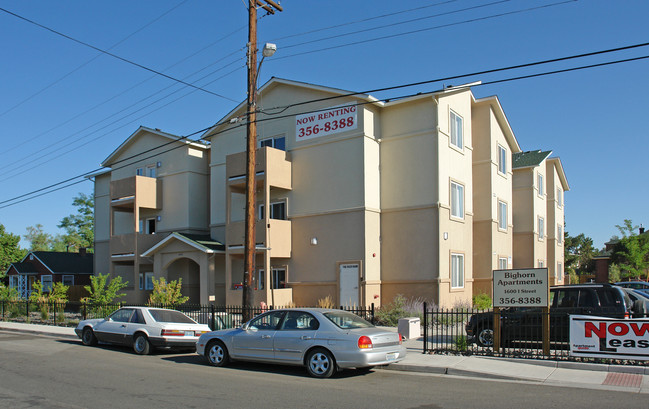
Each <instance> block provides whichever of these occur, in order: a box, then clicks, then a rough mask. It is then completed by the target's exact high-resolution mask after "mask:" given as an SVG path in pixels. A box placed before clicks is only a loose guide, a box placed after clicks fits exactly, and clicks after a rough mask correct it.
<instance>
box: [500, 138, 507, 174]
mask: <svg viewBox="0 0 649 409" xmlns="http://www.w3.org/2000/svg"><path fill="white" fill-rule="evenodd" d="M498 173H500V174H501V175H506V174H507V149H505V148H504V147H503V146H502V145H500V144H498Z"/></svg>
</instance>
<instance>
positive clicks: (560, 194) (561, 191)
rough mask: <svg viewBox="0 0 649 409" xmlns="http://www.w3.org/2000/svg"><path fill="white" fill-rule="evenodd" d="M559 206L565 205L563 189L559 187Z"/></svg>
mask: <svg viewBox="0 0 649 409" xmlns="http://www.w3.org/2000/svg"><path fill="white" fill-rule="evenodd" d="M557 207H563V189H561V188H560V187H558V188H557Z"/></svg>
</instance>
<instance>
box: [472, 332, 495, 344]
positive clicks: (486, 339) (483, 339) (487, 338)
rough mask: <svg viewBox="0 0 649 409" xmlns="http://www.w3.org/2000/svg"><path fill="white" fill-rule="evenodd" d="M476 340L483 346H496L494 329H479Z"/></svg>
mask: <svg viewBox="0 0 649 409" xmlns="http://www.w3.org/2000/svg"><path fill="white" fill-rule="evenodd" d="M476 341H477V343H478V345H479V346H481V347H492V346H494V330H493V329H491V328H482V329H481V330H480V331H478V335H477V336H476Z"/></svg>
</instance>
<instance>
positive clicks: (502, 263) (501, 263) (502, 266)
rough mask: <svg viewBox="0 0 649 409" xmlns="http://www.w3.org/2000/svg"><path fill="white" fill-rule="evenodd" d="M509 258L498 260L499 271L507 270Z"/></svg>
mask: <svg viewBox="0 0 649 409" xmlns="http://www.w3.org/2000/svg"><path fill="white" fill-rule="evenodd" d="M507 267H509V266H508V265H507V257H500V258H498V269H499V270H507Z"/></svg>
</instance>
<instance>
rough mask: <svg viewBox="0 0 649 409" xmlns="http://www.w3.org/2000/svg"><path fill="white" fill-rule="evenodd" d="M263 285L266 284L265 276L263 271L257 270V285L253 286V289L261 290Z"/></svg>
mask: <svg viewBox="0 0 649 409" xmlns="http://www.w3.org/2000/svg"><path fill="white" fill-rule="evenodd" d="M265 284H266V274H264V270H263V269H260V270H257V284H256V285H255V286H254V289H255V290H263V289H264V285H265Z"/></svg>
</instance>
